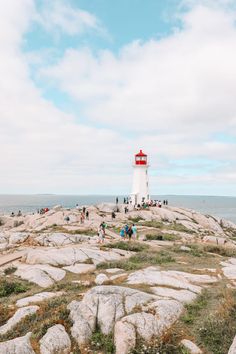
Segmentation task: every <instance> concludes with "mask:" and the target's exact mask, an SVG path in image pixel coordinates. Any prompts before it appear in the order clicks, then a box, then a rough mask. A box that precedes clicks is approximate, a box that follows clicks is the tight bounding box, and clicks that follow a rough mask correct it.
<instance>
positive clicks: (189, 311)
mask: <svg viewBox="0 0 236 354" xmlns="http://www.w3.org/2000/svg"><path fill="white" fill-rule="evenodd" d="M209 298H210V294H209V292H208V291H207V290H203V291H202V293H201V294H200V295H199V296H198V297H197V299H196V300H195V301H194V302H192V303H190V304H187V305H185V309H186V312H185V314H184V315H183V316H182V321H183V322H184V323H187V324H190V323H193V322H194V320H195V319H196V317H198V316H199V314H200V312H201V310H202V309H204V308H206V306H207V304H208V301H209Z"/></svg>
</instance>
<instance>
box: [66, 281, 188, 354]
mask: <svg viewBox="0 0 236 354" xmlns="http://www.w3.org/2000/svg"><path fill="white" fill-rule="evenodd" d="M68 309H69V310H70V318H71V320H72V322H73V327H72V329H71V334H72V336H73V337H74V338H75V340H76V341H77V343H78V344H79V346H81V347H82V346H83V345H85V344H86V343H88V342H89V340H90V338H91V335H92V333H93V331H94V330H95V328H96V326H97V325H98V326H99V327H100V329H101V331H102V333H103V334H109V333H111V332H112V331H113V328H114V325H115V343H116V353H120V354H121V353H122V354H126V353H128V351H129V350H130V349H131V348H132V347H133V346H134V344H135V342H136V333H137V334H138V335H140V336H141V338H143V339H145V340H146V339H150V338H151V337H152V336H156V335H161V334H162V333H163V331H165V330H166V329H167V328H169V327H170V326H171V325H172V324H173V323H174V321H175V320H176V319H177V318H178V316H179V315H180V313H181V311H182V310H183V305H182V304H180V303H179V302H178V301H175V300H159V299H158V297H157V296H155V295H152V294H147V293H145V292H142V291H139V290H136V289H131V288H125V287H120V286H109V285H108V286H97V287H94V288H93V289H91V290H89V291H88V292H87V293H86V294H85V296H84V298H83V300H82V301H81V302H77V301H72V302H71V303H70V304H69V306H68ZM123 328H126V329H127V330H126V331H123ZM119 333H121V334H122V338H120V335H119Z"/></svg>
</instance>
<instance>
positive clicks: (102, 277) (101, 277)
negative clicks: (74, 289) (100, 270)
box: [95, 274, 109, 285]
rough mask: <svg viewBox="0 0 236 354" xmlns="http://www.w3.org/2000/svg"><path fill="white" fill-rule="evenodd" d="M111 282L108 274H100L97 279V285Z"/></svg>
mask: <svg viewBox="0 0 236 354" xmlns="http://www.w3.org/2000/svg"><path fill="white" fill-rule="evenodd" d="M107 281H109V278H108V276H107V275H106V274H98V275H97V276H96V278H95V284H97V285H102V284H104V283H106V282H107Z"/></svg>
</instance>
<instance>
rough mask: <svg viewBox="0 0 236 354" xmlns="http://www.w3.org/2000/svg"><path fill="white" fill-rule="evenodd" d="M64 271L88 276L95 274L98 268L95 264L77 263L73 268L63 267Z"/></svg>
mask: <svg viewBox="0 0 236 354" xmlns="http://www.w3.org/2000/svg"><path fill="white" fill-rule="evenodd" d="M63 269H65V270H67V271H69V272H71V273H75V274H88V273H92V272H94V271H95V269H96V266H95V265H93V264H83V263H82V264H81V263H76V264H74V265H71V266H67V267H63Z"/></svg>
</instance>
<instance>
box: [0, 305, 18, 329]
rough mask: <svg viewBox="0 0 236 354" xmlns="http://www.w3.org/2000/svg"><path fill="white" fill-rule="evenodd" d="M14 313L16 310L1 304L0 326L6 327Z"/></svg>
mask: <svg viewBox="0 0 236 354" xmlns="http://www.w3.org/2000/svg"><path fill="white" fill-rule="evenodd" d="M14 312H15V310H14V309H9V307H8V306H5V305H3V304H0V326H2V325H4V324H5V323H6V322H7V321H8V320H9V318H10V317H11V316H13V315H14Z"/></svg>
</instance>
